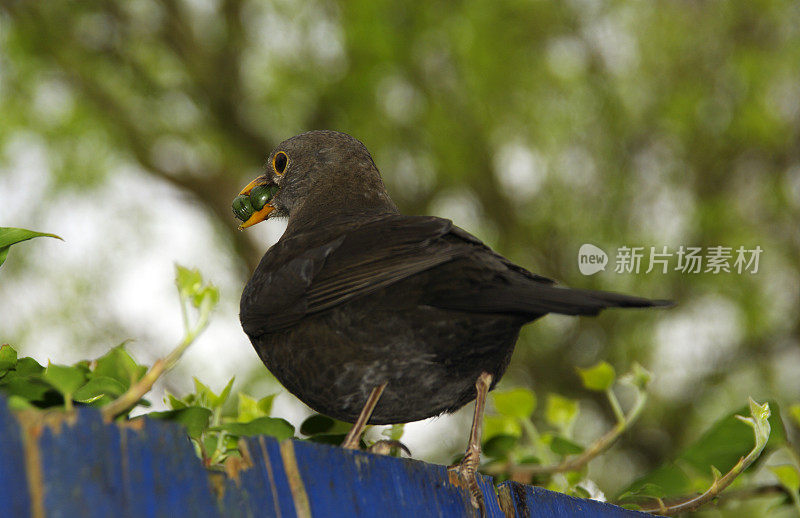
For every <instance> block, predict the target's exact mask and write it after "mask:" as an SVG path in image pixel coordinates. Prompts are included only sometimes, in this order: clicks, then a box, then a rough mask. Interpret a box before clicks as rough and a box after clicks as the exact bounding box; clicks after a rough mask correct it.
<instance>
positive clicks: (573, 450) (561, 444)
mask: <svg viewBox="0 0 800 518" xmlns="http://www.w3.org/2000/svg"><path fill="white" fill-rule="evenodd" d="M550 449H551V450H552V451H553V452H554V453H557V454H558V455H577V454H579V453H583V446H581V445H580V444H578V443H576V442H573V441H570V440H569V439H567V438H566V437H562V436H560V435H554V436H553V438H552V440H551V441H550Z"/></svg>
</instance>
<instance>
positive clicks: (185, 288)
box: [175, 264, 219, 308]
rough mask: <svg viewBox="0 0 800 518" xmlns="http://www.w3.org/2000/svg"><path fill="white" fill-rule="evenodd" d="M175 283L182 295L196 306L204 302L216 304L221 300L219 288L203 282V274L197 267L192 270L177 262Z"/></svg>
mask: <svg viewBox="0 0 800 518" xmlns="http://www.w3.org/2000/svg"><path fill="white" fill-rule="evenodd" d="M175 284H176V285H177V286H178V293H180V297H181V298H182V299H187V300H189V301H191V303H192V305H193V306H194V307H196V308H200V306H202V305H203V304H204V303H205V304H207V305H210V306H215V305H216V304H217V302H219V289H217V287H216V286H214V285H213V284H203V276H202V275H201V274H200V272H199V271H198V270H197V269H192V270H190V269H189V268H185V267H183V266H180V265H178V264H176V265H175Z"/></svg>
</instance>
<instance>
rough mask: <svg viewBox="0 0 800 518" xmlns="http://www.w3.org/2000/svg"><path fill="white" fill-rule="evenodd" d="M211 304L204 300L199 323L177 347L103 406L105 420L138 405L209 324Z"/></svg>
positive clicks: (188, 330)
mask: <svg viewBox="0 0 800 518" xmlns="http://www.w3.org/2000/svg"><path fill="white" fill-rule="evenodd" d="M185 303H186V301H185V300H181V305H182V306H184V305H185ZM211 305H212V303H210V302H209V301H207V300H204V301H203V305H201V307H200V311H199V313H200V315H199V317H198V320H197V324H196V325H195V326H194V328H193V329H187V330H186V335H185V336H184V338H183V340H181V343H180V344H178V346H177V347H175V349H173V350H172V351H171V352H170V353H169V354H168V355H167V357H166V358H159V359H158V360H156V362H155V363H154V364H153V366H152V367H150V370H148V371H147V373H146V374H145V375H144V376H142V378H141V379H140V380H139V381H137V382H136V383H134V384H133V385H131V387H130V388H129V389H128V390H127V391H125V393H124V394H122V395H121V396H119V397H118V398H117V399H115V400H114V401H112V402H111V403H110V404H108V405H106V406H105V407H103V408H102V410H101V412H102V414H103V419H104V420H105V421H111V420H113V419H114V418H115V417H117V416H119V415H121V414H124V413H125V412H127V411H128V410H130V409H131V408H133V407H134V406H136V404H137V403H138V402H139V400H141V399H142V398H143V397H144V395H145V394H147V393H148V392H150V389H152V388H153V384H154V383H155V382H156V381H158V379H159V378H160V377H161V375H163V374H164V373H165V372H167V371H168V370H170V369H172V367H174V366H175V364H176V363H177V362H178V360H179V359H180V357H181V356H182V355H183V353H184V351H186V349H187V348H188V347H189V346H190V345H192V342H194V341H195V339H196V338H197V337H198V336H199V335H200V333H202V332H203V330H204V329H205V328H206V326H207V325H208V316H209V314H210V312H211Z"/></svg>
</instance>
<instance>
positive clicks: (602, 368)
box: [578, 361, 617, 392]
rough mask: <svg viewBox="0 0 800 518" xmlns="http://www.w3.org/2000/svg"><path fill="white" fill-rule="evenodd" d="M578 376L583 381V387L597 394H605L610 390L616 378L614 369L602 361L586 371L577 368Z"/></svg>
mask: <svg viewBox="0 0 800 518" xmlns="http://www.w3.org/2000/svg"><path fill="white" fill-rule="evenodd" d="M578 374H580V376H581V379H582V380H583V386H584V387H586V388H587V389H589V390H595V391H597V392H605V391H606V390H608V389H610V388H611V386H612V385H613V384H614V381H615V380H616V378H617V374H616V372H615V371H614V367H612V366H611V364H610V363H608V362H604V361H602V362H600V363H598V364H597V365H595V366H594V367H589V368H588V369H581V368H578Z"/></svg>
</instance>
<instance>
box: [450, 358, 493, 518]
mask: <svg viewBox="0 0 800 518" xmlns="http://www.w3.org/2000/svg"><path fill="white" fill-rule="evenodd" d="M491 385H492V375H491V374H489V373H488V372H482V373H481V375H480V376H478V380H477V381H476V382H475V388H476V390H477V392H478V395H477V397H476V398H475V414H474V416H473V417H472V428H471V429H470V432H469V444H467V452H466V453H465V454H464V458H463V459H461V462H459V463H458V464H456V465H455V466H450V468H448V469H449V470H450V472H451V473H454V474H456V475H458V477H460V478H461V479H462V480H463V481H464V483H466V486H467V489H468V490H469V496H470V502H471V503H472V506H473V507H475V508H476V509H479V510H480V511H481V515H484V514H485V507H484V503H483V493H481V488H480V487H479V486H478V477H477V473H478V465H479V464H480V461H481V426H482V424H483V408H484V406H485V405H486V395H487V394H488V393H489V387H490V386H491Z"/></svg>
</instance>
